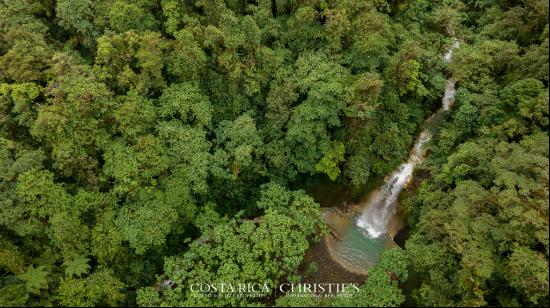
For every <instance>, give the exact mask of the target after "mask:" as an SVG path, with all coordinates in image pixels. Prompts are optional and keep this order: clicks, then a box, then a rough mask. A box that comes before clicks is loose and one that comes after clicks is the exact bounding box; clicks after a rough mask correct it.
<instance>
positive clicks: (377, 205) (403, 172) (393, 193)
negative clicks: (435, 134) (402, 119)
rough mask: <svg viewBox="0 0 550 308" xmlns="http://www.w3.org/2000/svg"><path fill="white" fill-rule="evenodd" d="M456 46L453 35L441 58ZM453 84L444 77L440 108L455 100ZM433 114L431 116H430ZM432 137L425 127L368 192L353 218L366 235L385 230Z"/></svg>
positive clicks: (452, 81)
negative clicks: (399, 162)
mask: <svg viewBox="0 0 550 308" xmlns="http://www.w3.org/2000/svg"><path fill="white" fill-rule="evenodd" d="M458 47H459V42H458V39H456V38H453V43H452V45H451V47H450V48H449V50H448V51H447V53H446V54H445V55H444V56H443V60H444V61H445V62H446V63H450V62H451V59H452V53H453V49H455V48H458ZM455 85H456V80H455V79H454V78H452V77H450V78H449V79H447V87H446V89H445V94H444V96H443V99H442V102H441V105H442V106H441V109H443V111H447V110H449V109H450V108H451V106H452V105H453V103H454V100H455ZM441 109H440V110H441ZM440 110H438V111H437V112H436V114H437V113H439V112H440ZM432 118H433V116H432V117H431V118H430V119H432ZM431 137H432V135H431V133H430V131H429V130H424V131H423V132H422V133H421V134H420V136H418V138H417V139H416V142H415V144H414V147H413V149H412V150H411V153H410V155H409V158H408V159H407V162H405V163H404V164H402V165H401V166H399V168H397V170H395V171H394V172H392V173H391V174H390V176H389V177H388V179H387V180H386V181H385V183H384V184H383V185H382V186H381V187H380V188H378V190H376V191H375V192H374V193H373V194H372V195H371V196H370V198H369V200H368V201H367V204H366V206H365V208H364V210H363V212H362V213H361V215H360V216H359V218H358V219H357V221H356V225H357V227H359V228H361V229H362V230H364V232H363V233H364V234H365V235H366V236H367V237H369V238H371V239H375V238H378V237H380V236H381V235H383V234H386V233H387V227H388V223H389V221H390V218H391V217H392V216H393V215H394V214H395V205H396V203H397V201H398V198H399V194H400V193H401V191H402V190H403V188H404V187H405V186H406V185H407V183H408V182H409V181H410V179H411V177H412V173H413V171H414V167H415V166H416V165H417V164H418V163H420V162H422V160H423V159H424V154H425V150H424V149H423V148H424V144H426V142H428V141H429V140H430V139H431Z"/></svg>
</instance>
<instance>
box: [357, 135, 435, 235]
mask: <svg viewBox="0 0 550 308" xmlns="http://www.w3.org/2000/svg"><path fill="white" fill-rule="evenodd" d="M431 137H432V135H431V133H430V131H428V130H425V131H423V132H422V133H421V134H420V136H419V137H418V138H417V140H416V142H415V145H414V148H413V150H412V151H411V155H410V156H409V159H408V160H407V162H406V163H404V164H402V165H401V166H399V168H398V169H397V170H395V171H394V172H393V173H392V174H391V175H390V177H389V179H388V180H387V181H386V183H385V184H384V185H382V187H380V188H379V189H378V190H377V191H376V192H375V193H374V194H373V195H372V196H371V198H370V199H369V200H368V202H367V205H366V207H365V210H364V211H363V213H362V214H361V216H359V218H358V219H357V226H358V227H359V228H362V229H364V230H365V231H366V235H367V236H368V237H370V238H377V237H379V236H380V235H382V234H385V233H386V231H387V230H386V228H387V225H388V222H389V220H390V218H391V217H392V216H393V215H394V214H395V204H396V202H397V199H398V198H399V194H400V193H401V190H403V187H405V185H406V184H407V183H408V182H409V180H410V179H411V176H412V173H413V170H414V167H415V166H416V165H417V164H418V163H420V162H421V161H422V160H423V158H424V154H425V150H424V144H426V142H428V141H430V139H431Z"/></svg>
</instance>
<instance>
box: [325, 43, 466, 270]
mask: <svg viewBox="0 0 550 308" xmlns="http://www.w3.org/2000/svg"><path fill="white" fill-rule="evenodd" d="M458 47H459V41H458V39H456V38H453V43H452V45H451V47H450V48H449V50H448V51H447V53H446V54H445V55H444V56H443V61H445V62H446V63H450V62H451V60H452V53H453V50H455V49H456V48H458ZM455 85H456V80H455V79H454V78H453V77H449V78H448V79H447V86H446V88H445V93H444V95H443V99H442V102H441V107H440V108H439V109H438V110H437V111H436V112H434V114H432V115H431V116H430V117H429V118H428V119H427V120H426V121H425V122H424V126H423V127H428V128H427V129H425V130H423V131H422V132H421V133H420V134H419V135H418V137H417V138H416V141H415V143H414V146H413V147H412V149H411V151H410V153H409V156H408V159H407V161H406V162H404V163H403V164H402V165H400V166H399V167H398V168H397V169H396V170H395V171H393V172H391V173H390V174H389V175H388V176H386V178H385V180H384V183H383V184H382V185H381V186H380V187H378V188H377V189H375V190H374V191H372V192H371V193H370V194H369V196H368V197H367V199H366V200H365V201H364V202H361V203H359V204H355V205H353V206H351V207H349V209H348V211H347V212H342V211H341V210H339V209H337V208H332V209H330V210H325V212H324V214H323V215H324V219H325V222H326V223H327V225H328V226H329V227H330V229H331V230H332V232H331V235H329V236H327V237H326V238H325V242H324V243H323V247H324V249H325V250H326V253H325V254H327V255H329V256H330V257H331V259H332V261H334V262H336V263H337V264H339V265H340V266H342V267H343V268H344V269H345V270H347V271H348V272H350V273H353V274H355V275H360V276H364V275H366V274H367V272H368V269H369V268H370V267H371V266H372V265H373V264H374V263H375V262H376V261H377V259H378V256H379V255H380V253H381V252H382V251H384V250H385V249H388V248H390V247H394V246H396V244H395V243H394V241H393V238H394V236H395V234H396V232H397V230H398V229H399V228H400V227H401V226H400V221H399V219H397V218H396V211H397V206H398V202H399V195H400V193H401V191H402V190H403V188H405V187H406V185H407V184H408V183H409V182H410V181H411V178H412V175H413V171H414V168H415V166H417V165H418V164H420V163H422V162H423V161H424V159H425V156H426V150H425V145H426V143H428V142H429V141H430V139H431V137H432V132H431V131H430V129H429V127H431V125H430V124H432V123H435V122H436V121H438V120H439V118H440V117H441V115H442V114H443V113H444V112H446V111H448V110H450V109H451V107H452V105H453V103H454V100H455Z"/></svg>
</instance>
